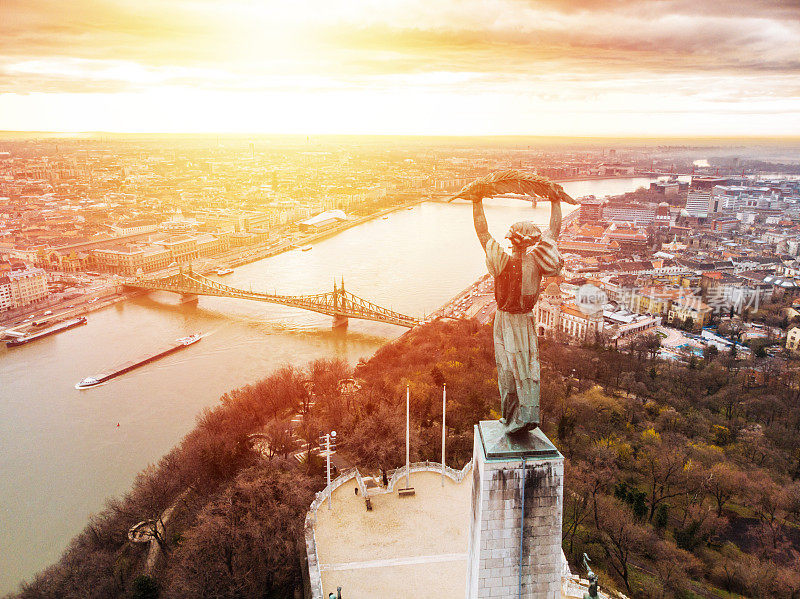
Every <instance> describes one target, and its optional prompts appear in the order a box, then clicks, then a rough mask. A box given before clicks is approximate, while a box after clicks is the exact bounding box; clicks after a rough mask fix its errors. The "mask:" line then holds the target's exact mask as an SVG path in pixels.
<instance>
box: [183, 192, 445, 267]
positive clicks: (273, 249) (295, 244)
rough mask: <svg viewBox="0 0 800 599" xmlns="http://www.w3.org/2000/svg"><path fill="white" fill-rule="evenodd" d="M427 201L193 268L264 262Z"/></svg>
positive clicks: (419, 201) (398, 206) (378, 213)
mask: <svg viewBox="0 0 800 599" xmlns="http://www.w3.org/2000/svg"><path fill="white" fill-rule="evenodd" d="M429 199H430V198H427V197H422V198H416V199H413V200H409V201H407V202H403V203H401V204H397V205H395V206H390V207H388V208H383V209H381V210H379V211H377V212H374V213H372V214H367V215H364V216H359V217H356V218H349V219H347V220H345V221H343V222H341V223H339V224H336V225H332V226H330V227H326V228H325V229H324V230H323V231H319V232H318V233H311V234H305V235H302V234H300V235H294V236H292V238H291V239H289V240H286V241H283V242H280V243H279V244H278V245H275V242H272V243H269V244H267V247H261V248H255V249H253V248H247V249H242V250H241V251H238V252H236V253H235V254H233V255H231V254H230V253H228V254H225V255H222V256H214V257H213V258H208V259H206V260H205V261H204V262H203V263H201V264H200V265H198V266H193V268H194V269H195V270H196V271H197V272H199V273H201V274H210V273H213V271H215V270H217V269H218V268H223V267H227V268H235V267H237V266H243V265H245V264H250V263H252V262H257V261H259V260H264V259H265V258H272V257H273V256H277V255H279V254H283V253H284V252H290V251H293V250H296V249H298V248H299V247H302V246H305V245H311V244H313V243H317V242H319V241H322V240H323V239H328V238H329V237H333V236H334V235H338V234H339V233H341V232H342V231H346V230H347V229H352V228H353V227H356V226H358V225H362V224H364V223H366V222H369V221H372V220H375V219H377V218H381V217H383V216H387V215H389V214H391V213H392V212H396V211H398V210H402V209H408V208H413V207H414V206H417V205H419V204H422V203H423V202H426V201H429Z"/></svg>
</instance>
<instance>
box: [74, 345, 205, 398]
mask: <svg viewBox="0 0 800 599" xmlns="http://www.w3.org/2000/svg"><path fill="white" fill-rule="evenodd" d="M202 338H203V335H202V334H200V333H195V334H194V335H189V336H188V337H181V338H180V339H176V340H175V342H174V343H171V344H169V345H167V346H166V347H162V348H161V349H159V350H158V351H156V353H154V354H148V355H146V356H142V357H140V358H136V359H134V360H130V361H129V362H125V363H124V364H121V365H119V366H116V367H114V368H111V369H109V370H106V371H104V372H101V373H99V374H94V375H92V376H87V377H86V378H84V379H82V380H81V382H79V383H78V384H77V385H75V388H76V389H88V388H90V387H95V386H97V385H100V384H101V383H105V382H106V381H110V380H111V379H113V378H116V377H118V376H120V375H122V374H125V373H126V372H130V371H131V370H134V369H135V368H139V366H144V365H145V364H149V363H150V362H154V361H156V360H158V359H159V358H163V357H164V356H168V355H169V354H172V353H175V352H176V351H180V350H182V349H186V348H187V347H189V346H190V345H194V344H195V343H197V342H198V341H200V339H202Z"/></svg>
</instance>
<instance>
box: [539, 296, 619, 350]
mask: <svg viewBox="0 0 800 599" xmlns="http://www.w3.org/2000/svg"><path fill="white" fill-rule="evenodd" d="M534 314H536V332H537V334H538V335H539V336H545V335H550V336H555V335H563V336H566V337H568V338H570V339H573V340H575V341H578V342H583V341H594V340H595V339H597V337H598V335H599V333H600V332H601V331H602V330H603V315H602V313H597V314H586V313H585V312H583V311H582V310H581V309H580V308H578V306H577V305H575V304H574V303H573V302H571V301H567V300H566V299H565V298H564V296H563V295H562V293H561V288H560V287H559V286H558V284H557V283H550V284H549V285H548V286H547V288H546V289H545V290H544V293H542V294H541V295H540V296H539V301H538V302H537V303H536V307H535V308H534Z"/></svg>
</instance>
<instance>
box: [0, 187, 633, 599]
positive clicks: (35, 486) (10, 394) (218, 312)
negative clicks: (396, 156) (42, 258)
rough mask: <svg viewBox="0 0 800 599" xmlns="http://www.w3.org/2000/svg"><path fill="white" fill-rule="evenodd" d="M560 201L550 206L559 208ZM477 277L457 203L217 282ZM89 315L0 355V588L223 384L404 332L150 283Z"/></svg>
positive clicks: (384, 301) (304, 289)
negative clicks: (183, 344) (132, 364)
mask: <svg viewBox="0 0 800 599" xmlns="http://www.w3.org/2000/svg"><path fill="white" fill-rule="evenodd" d="M648 182H649V179H610V180H594V181H578V182H570V183H566V184H565V185H564V187H565V189H566V190H567V192H568V193H570V194H571V195H572V196H573V197H580V196H583V195H587V194H595V195H597V196H603V195H608V194H615V193H623V192H625V191H631V190H634V189H636V188H637V187H640V186H642V185H647V184H648ZM485 204H486V207H487V208H486V212H487V216H488V220H489V224H490V227H491V229H492V232H493V234H494V235H495V236H496V237H498V238H502V237H503V235H504V234H505V232H506V230H507V229H508V226H509V225H510V224H511V223H512V222H514V221H516V220H522V219H527V220H533V221H535V222H538V223H541V224H545V223H546V222H547V219H548V213H549V204H548V203H546V202H542V203H540V205H539V208H537V209H533V208H531V207H530V205H529V204H527V203H525V202H520V201H514V200H492V201H488V202H485ZM571 208H572V207H571V206H566V205H565V213H567V212H569V210H570V209H571ZM484 272H485V266H484V260H483V252H482V251H481V248H480V246H479V244H478V242H477V240H476V238H475V234H474V232H473V228H472V216H471V208H470V206H469V205H467V204H463V203H462V204H441V203H425V204H422V205H419V206H416V207H414V208H413V209H411V210H405V209H404V210H399V211H397V212H394V213H392V214H391V215H389V216H388V217H385V218H379V219H376V220H373V221H370V222H368V223H365V224H363V225H360V226H358V227H355V228H352V229H349V230H347V231H344V232H342V233H340V234H338V235H336V236H334V237H332V238H329V239H326V240H324V241H321V242H319V243H317V244H315V245H314V247H313V249H312V250H311V251H307V252H302V251H299V250H295V251H292V252H288V253H285V254H281V255H278V256H275V257H273V258H268V259H265V260H261V261H259V262H255V263H253V264H249V265H246V266H241V267H239V268H237V269H236V272H235V273H234V274H232V275H229V276H227V277H225V279H224V282H225V283H227V284H230V285H234V286H240V287H243V288H249V287H251V286H252V289H253V290H264V291H272V290H275V291H277V292H279V293H286V294H307V293H316V292H322V291H327V290H329V289H332V287H333V280H334V278H336V279H337V280H338V279H339V278H340V277H342V276H344V281H345V287H346V288H347V289H348V290H349V291H351V292H353V293H355V294H356V295H359V296H361V297H363V298H365V299H368V300H370V301H373V302H375V303H377V304H379V305H382V306H385V307H389V308H392V309H394V310H397V311H399V312H403V313H406V314H410V315H415V316H423V315H425V314H428V313H430V312H432V311H433V310H435V309H437V308H438V307H439V306H440V305H441V304H443V303H444V302H445V301H447V300H448V299H449V298H450V297H452V296H453V295H455V294H456V293H458V292H459V291H460V290H461V289H463V288H464V287H466V286H467V285H469V284H470V283H472V282H473V281H474V280H475V279H476V278H477V277H478V276H479V275H481V274H483V273H484ZM88 318H89V323H88V324H87V325H86V326H83V327H78V328H76V329H72V330H70V331H67V332H64V333H61V334H58V335H54V336H52V337H49V338H46V339H43V340H40V341H37V342H34V343H31V344H29V345H25V346H22V347H19V348H15V349H10V350H9V349H5V348H3V349H0V477H2V479H1V480H0V593H4V592H7V591H10V590H13V589H14V588H16V585H17V584H18V583H19V582H20V580H22V579H24V578H30V577H31V576H32V575H33V574H34V573H35V572H37V571H38V570H40V569H41V568H43V567H44V566H46V565H47V564H49V563H51V562H53V561H55V560H56V559H58V557H59V555H60V554H61V553H62V551H63V550H64V548H65V547H66V545H67V543H68V542H69V540H70V538H72V537H73V536H74V535H75V534H77V533H78V532H79V531H80V530H81V529H82V528H83V527H84V525H85V524H86V521H87V519H88V518H89V516H90V515H91V514H92V513H95V512H98V511H99V510H101V509H102V508H103V505H104V501H105V499H106V498H107V497H111V496H116V495H120V494H123V493H124V492H125V491H126V490H127V489H128V488H129V487H130V485H131V482H132V480H133V478H134V476H135V475H136V473H137V472H139V471H140V470H142V468H144V467H145V466H147V465H148V464H150V463H154V462H156V461H157V460H158V459H159V458H160V457H161V456H162V455H163V454H164V453H166V452H167V451H168V450H169V449H170V448H171V447H172V446H173V445H175V444H176V443H177V442H178V441H180V439H181V437H182V436H183V435H184V434H186V433H187V432H188V431H189V430H190V429H191V428H192V426H193V425H194V421H195V416H196V415H197V414H198V412H200V410H202V409H203V408H204V407H206V406H211V405H214V404H215V402H216V401H217V399H218V398H219V396H220V395H221V394H223V393H224V392H225V391H227V390H229V389H231V388H234V387H237V386H240V385H243V384H245V383H249V382H252V381H255V380H257V379H258V378H259V377H262V376H264V375H266V374H267V373H269V372H270V371H272V370H273V369H274V368H276V367H278V366H280V365H281V364H285V363H292V364H298V365H303V364H305V363H306V362H308V361H310V360H313V359H315V358H319V357H332V356H336V357H342V358H345V359H347V360H349V361H351V362H355V361H357V360H358V359H359V358H361V357H369V356H370V355H372V353H374V352H375V350H376V349H377V348H378V347H380V346H381V345H382V344H384V343H386V342H387V341H389V340H391V339H393V338H395V337H397V336H398V335H400V334H401V333H402V332H403V331H405V329H403V328H400V327H396V326H393V325H386V324H381V323H373V322H366V321H358V320H351V321H350V327H349V329H348V330H347V331H346V332H344V331H332V330H331V319H330V317H327V316H323V315H319V314H315V313H311V312H305V311H300V310H296V309H292V308H285V307H282V306H275V305H270V304H263V303H259V302H252V301H247V300H235V299H227V298H213V297H201V298H200V300H199V302H198V303H197V304H193V305H192V304H190V305H179V304H178V301H177V296H174V295H171V294H168V293H153V294H151V295H150V296H146V297H141V298H138V299H136V300H132V301H128V302H124V303H118V304H116V305H114V306H111V307H109V308H106V309H104V310H101V311H99V312H95V313H92V314H90V315H89V316H88ZM199 331H202V332H204V333H209V335H208V336H207V337H205V338H204V339H203V340H202V341H201V342H200V343H198V344H197V345H194V346H192V347H190V348H188V349H186V350H184V351H181V352H178V353H176V354H173V355H171V356H167V357H166V358H164V359H162V360H159V361H158V362H155V363H152V364H149V365H147V366H144V367H142V368H140V369H138V370H135V371H133V372H131V373H129V374H126V375H123V376H121V377H120V378H118V379H114V380H112V381H110V382H108V383H106V384H105V385H102V386H99V387H96V388H92V389H88V390H84V391H78V390H76V389H75V388H74V385H75V383H77V382H78V381H79V380H80V379H81V378H83V377H85V376H88V375H90V374H93V373H95V372H99V371H102V370H104V369H105V368H106V367H108V366H113V365H115V364H118V363H120V362H123V361H124V360H127V359H130V358H133V357H136V356H138V355H141V354H145V353H147V352H149V351H152V350H154V349H156V348H158V347H160V346H162V345H164V344H165V343H167V342H171V341H172V340H174V339H176V338H177V337H182V336H185V335H188V334H191V333H195V332H199Z"/></svg>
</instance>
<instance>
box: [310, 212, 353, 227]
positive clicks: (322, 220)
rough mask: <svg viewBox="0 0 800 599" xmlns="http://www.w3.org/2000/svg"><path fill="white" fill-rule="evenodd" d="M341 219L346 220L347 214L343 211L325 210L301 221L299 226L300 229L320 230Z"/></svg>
mask: <svg viewBox="0 0 800 599" xmlns="http://www.w3.org/2000/svg"><path fill="white" fill-rule="evenodd" d="M343 220H347V215H346V214H345V213H344V212H343V211H341V210H326V211H325V212H322V213H320V214H317V215H316V216H312V217H311V218H309V219H306V220H304V221H302V222H301V223H300V225H299V226H300V230H301V231H321V230H323V229H326V228H328V227H330V226H333V225H335V224H336V223H339V222H341V221H343Z"/></svg>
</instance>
